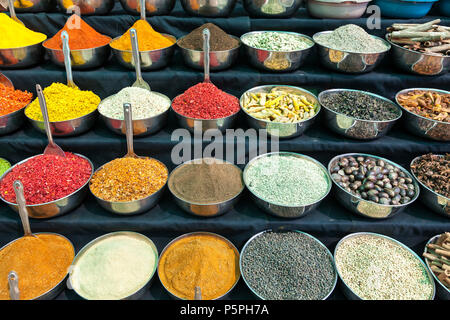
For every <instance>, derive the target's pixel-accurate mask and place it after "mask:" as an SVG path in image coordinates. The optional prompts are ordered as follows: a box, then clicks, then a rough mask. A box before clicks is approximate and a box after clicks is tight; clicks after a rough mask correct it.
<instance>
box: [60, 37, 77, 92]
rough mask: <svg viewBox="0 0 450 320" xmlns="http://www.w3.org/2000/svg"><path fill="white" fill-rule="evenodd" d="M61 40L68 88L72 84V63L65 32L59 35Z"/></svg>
mask: <svg viewBox="0 0 450 320" xmlns="http://www.w3.org/2000/svg"><path fill="white" fill-rule="evenodd" d="M61 40H62V43H63V54H64V66H65V67H66V75H67V85H69V86H70V85H71V84H72V83H74V82H73V75H72V61H71V60H70V47H69V34H68V33H67V31H63V32H62V33H61Z"/></svg>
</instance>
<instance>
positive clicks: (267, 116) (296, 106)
mask: <svg viewBox="0 0 450 320" xmlns="http://www.w3.org/2000/svg"><path fill="white" fill-rule="evenodd" d="M242 107H243V108H244V110H245V111H246V112H247V113H248V114H249V115H250V116H252V117H254V118H257V119H260V120H266V121H270V122H280V123H295V122H300V121H304V120H307V119H310V118H312V117H314V116H315V115H316V113H317V111H318V106H317V104H316V103H315V102H314V101H310V99H308V97H307V96H305V95H303V94H300V93H298V92H296V91H295V90H290V89H289V88H283V87H274V88H272V89H271V90H270V92H255V93H245V94H244V97H243V103H242Z"/></svg>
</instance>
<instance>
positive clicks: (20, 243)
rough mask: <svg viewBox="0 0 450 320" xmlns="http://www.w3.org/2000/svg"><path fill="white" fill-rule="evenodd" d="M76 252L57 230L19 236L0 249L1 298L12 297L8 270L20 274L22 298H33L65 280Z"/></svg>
mask: <svg viewBox="0 0 450 320" xmlns="http://www.w3.org/2000/svg"><path fill="white" fill-rule="evenodd" d="M74 256H75V252H74V249H73V246H72V244H71V243H70V242H69V241H68V240H67V239H66V238H64V237H62V236H59V235H57V234H45V233H41V234H35V235H32V236H25V237H22V238H19V239H17V240H16V241H14V242H12V243H11V244H9V245H8V246H7V247H5V248H3V249H2V250H1V251H0V300H9V299H10V297H9V285H8V274H9V273H10V272H11V271H15V272H16V273H17V275H18V277H19V291H20V299H21V300H31V299H34V298H37V297H39V296H40V295H42V294H44V293H46V292H47V291H49V290H51V289H53V288H54V287H55V286H56V285H57V284H58V283H60V282H61V281H63V280H64V278H65V277H66V275H67V271H68V269H69V266H70V265H71V264H72V261H73V258H74Z"/></svg>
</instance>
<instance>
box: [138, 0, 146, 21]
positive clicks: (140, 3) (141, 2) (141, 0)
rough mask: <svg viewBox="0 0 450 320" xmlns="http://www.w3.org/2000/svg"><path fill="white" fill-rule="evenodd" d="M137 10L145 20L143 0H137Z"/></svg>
mask: <svg viewBox="0 0 450 320" xmlns="http://www.w3.org/2000/svg"><path fill="white" fill-rule="evenodd" d="M139 6H140V8H139V10H140V12H141V20H145V9H146V7H145V0H139Z"/></svg>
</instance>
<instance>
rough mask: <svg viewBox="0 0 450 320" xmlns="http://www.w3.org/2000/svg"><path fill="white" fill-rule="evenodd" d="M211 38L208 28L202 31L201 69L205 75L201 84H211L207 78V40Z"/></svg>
mask: <svg viewBox="0 0 450 320" xmlns="http://www.w3.org/2000/svg"><path fill="white" fill-rule="evenodd" d="M210 37H211V33H210V32H209V29H208V28H205V29H203V69H204V73H205V78H204V80H203V82H209V83H211V79H210V78H209V50H210V49H209V39H210Z"/></svg>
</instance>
